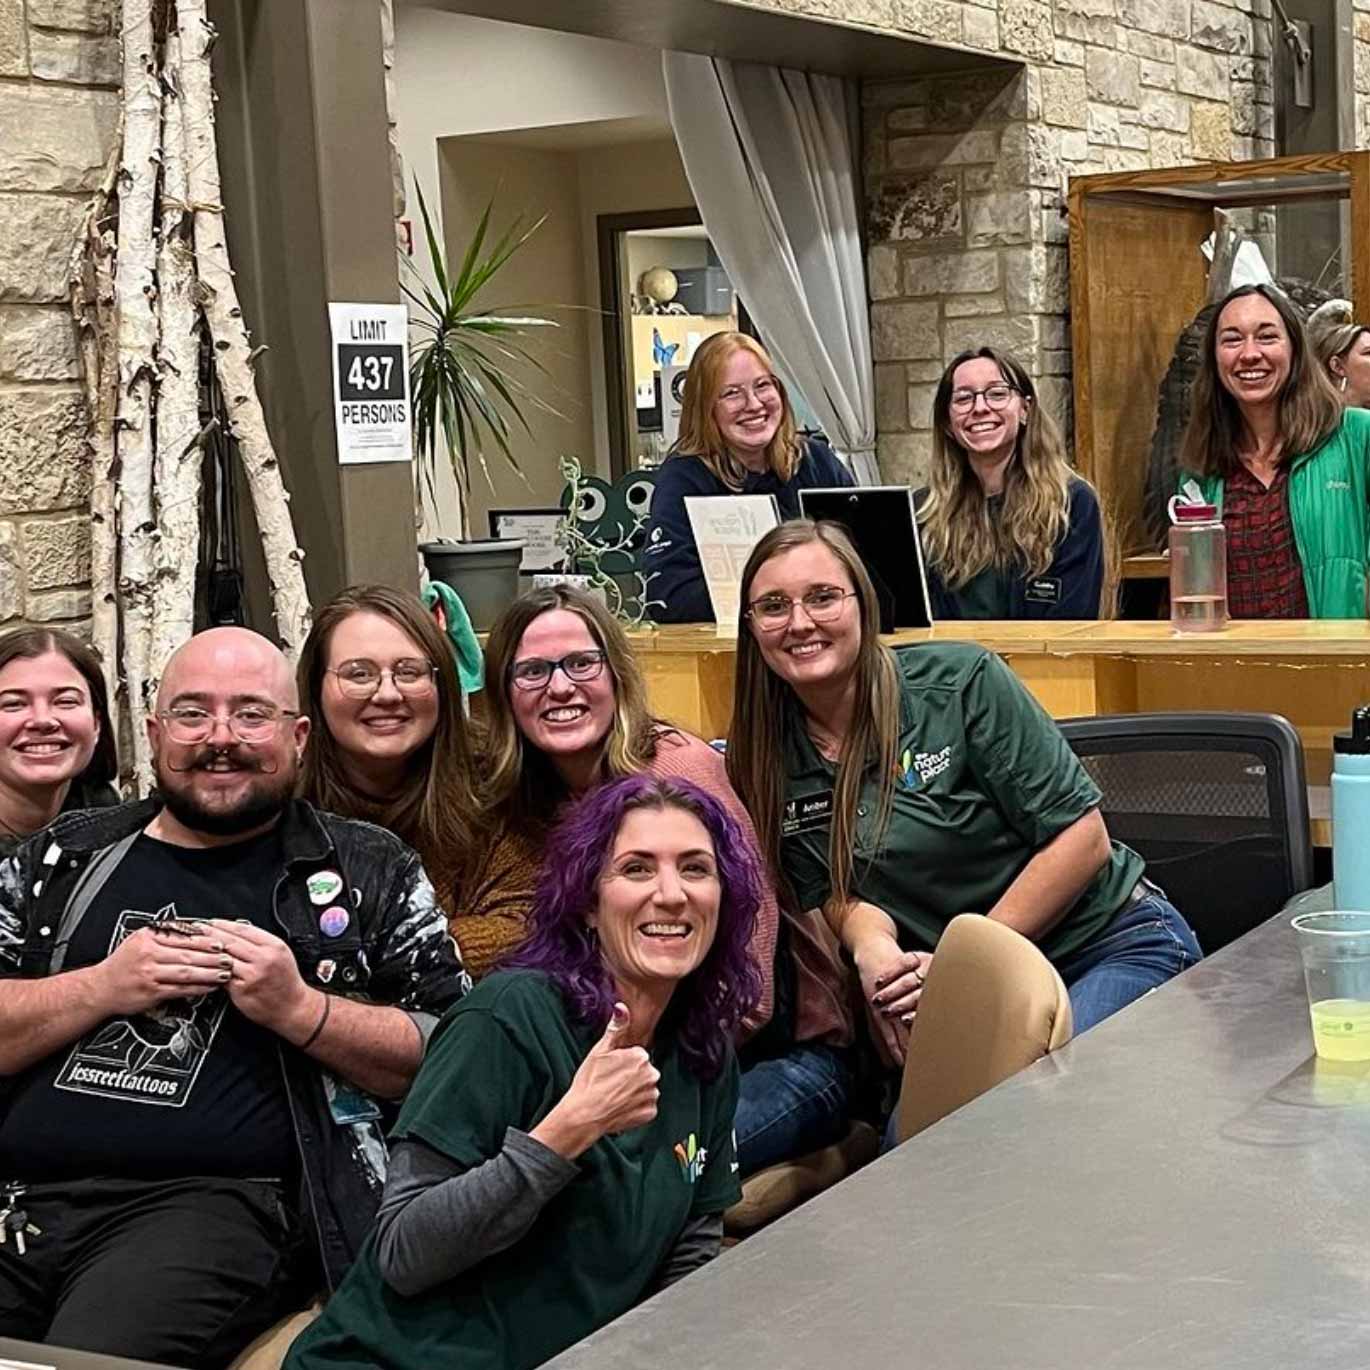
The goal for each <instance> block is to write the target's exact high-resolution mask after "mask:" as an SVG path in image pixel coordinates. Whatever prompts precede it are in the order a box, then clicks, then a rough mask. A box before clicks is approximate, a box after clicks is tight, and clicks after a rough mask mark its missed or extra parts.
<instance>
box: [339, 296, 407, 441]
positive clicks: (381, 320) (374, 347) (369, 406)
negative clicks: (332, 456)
mask: <svg viewBox="0 0 1370 1370" xmlns="http://www.w3.org/2000/svg"><path fill="white" fill-rule="evenodd" d="M328 321H329V329H330V333H331V350H332V353H333V356H332V361H333V366H332V370H333V406H334V421H335V427H336V430H337V439H338V460H339V461H340V462H343V463H349V464H350V463H361V462H380V461H408V460H409V459H410V456H411V453H412V450H413V445H412V441H411V437H410V406H409V339H408V334H409V315H408V311H407V310H406V309H405V307H404V306H403V305H399V304H330V305H329V306H328Z"/></svg>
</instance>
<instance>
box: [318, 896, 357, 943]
mask: <svg viewBox="0 0 1370 1370" xmlns="http://www.w3.org/2000/svg"><path fill="white" fill-rule="evenodd" d="M350 921H351V920H350V919H349V917H348V914H347V910H346V909H344V908H339V907H338V906H337V905H336V904H335V905H334V906H333V907H332V908H331V909H325V910H324V911H323V912H322V913H321V914H320V915H319V931H320V932H322V933H323V935H324V936H325V937H341V936H342V935H343V933H345V932H346V931H347V925H348V923H349V922H350Z"/></svg>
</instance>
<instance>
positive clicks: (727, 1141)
mask: <svg viewBox="0 0 1370 1370" xmlns="http://www.w3.org/2000/svg"><path fill="white" fill-rule="evenodd" d="M759 890H760V875H759V872H758V870H757V866H756V863H755V860H754V858H753V856H752V854H751V850H750V847H749V845H748V844H747V842H746V841H745V839H744V838H743V835H742V833H741V831H740V829H739V828H738V826H737V824H736V822H735V821H734V820H733V819H732V818H731V817H730V816H729V814H728V812H727V811H726V809H725V808H724V807H723V805H722V804H721V803H720V802H719V801H718V800H717V799H715V798H713V797H712V796H711V795H708V794H706V793H705V792H704V791H703V790H701V789H699V788H698V787H696V786H694V785H691V784H689V783H688V782H686V781H679V780H660V779H656V778H653V777H651V776H643V775H638V776H630V777H628V778H627V779H623V780H617V781H613V782H611V783H609V784H606V785H603V786H601V787H600V788H598V789H595V790H593V791H591V792H590V794H589V795H588V796H587V797H586V798H584V799H582V800H581V801H580V802H579V803H578V804H577V805H576V806H575V807H574V808H573V809H572V810H571V811H570V813H569V814H568V816H567V817H566V819H565V820H564V821H563V822H562V823H561V824H560V825H559V826H558V827H557V829H556V830H555V831H554V832H553V834H552V836H551V839H550V841H549V845H548V850H547V861H546V865H545V867H544V874H543V877H542V880H541V883H540V885H539V887H538V891H537V898H536V900H535V903H534V906H533V911H532V915H531V918H530V935H529V937H528V940H527V942H526V943H525V944H524V946H523V947H522V949H521V950H520V951H519V953H518V954H517V956H516V957H515V958H514V959H513V961H512V962H511V963H510V964H509V967H508V969H505V970H502V971H497V972H495V973H494V974H492V975H490V976H488V977H487V978H486V979H485V980H483V981H482V982H481V983H480V984H479V985H478V986H477V988H476V989H475V990H474V991H473V992H472V993H471V994H469V995H467V997H466V998H465V999H463V1000H462V1001H461V1003H460V1004H459V1005H457V1006H456V1007H455V1008H454V1010H453V1011H452V1012H451V1013H449V1014H448V1015H447V1017H446V1018H445V1019H444V1020H443V1021H442V1023H441V1025H440V1026H439V1027H438V1030H437V1032H436V1033H435V1034H434V1036H433V1040H432V1042H431V1044H430V1046H429V1049H428V1055H427V1057H426V1059H425V1060H424V1063H423V1067H422V1069H421V1070H420V1071H419V1074H418V1078H417V1079H416V1080H415V1081H414V1085H413V1087H412V1089H411V1090H410V1092H409V1096H408V1098H407V1099H406V1101H405V1104H404V1107H403V1109H402V1111H401V1113H400V1118H399V1122H398V1124H397V1125H396V1128H395V1131H394V1134H393V1136H392V1139H391V1140H392V1154H391V1161H390V1175H389V1179H388V1180H387V1182H386V1186H385V1195H384V1197H383V1199H382V1200H381V1207H380V1216H379V1219H378V1222H377V1228H376V1232H375V1234H374V1236H373V1237H372V1238H371V1240H370V1241H369V1242H368V1243H367V1245H366V1247H365V1248H364V1249H363V1251H362V1254H361V1256H360V1257H359V1259H358V1260H357V1263H356V1264H355V1266H354V1267H353V1269H352V1271H351V1273H350V1274H349V1275H348V1277H347V1279H346V1280H345V1281H344V1283H343V1285H342V1287H341V1288H340V1289H339V1291H338V1293H337V1294H336V1295H335V1296H334V1298H333V1300H332V1301H331V1302H330V1303H329V1305H328V1307H327V1308H326V1309H325V1310H324V1313H323V1315H322V1316H321V1317H320V1319H319V1320H318V1321H317V1322H316V1323H314V1324H313V1326H312V1327H310V1328H308V1329H307V1330H306V1331H305V1332H304V1333H303V1335H302V1336H301V1337H300V1338H299V1340H297V1341H296V1343H295V1345H294V1346H293V1347H292V1348H291V1351H290V1354H289V1356H288V1357H287V1359H286V1362H285V1365H286V1368H287V1370H324V1367H330V1368H331V1370H338V1368H339V1367H346V1368H348V1370H352V1368H353V1367H355V1370H363V1368H364V1367H373V1366H381V1367H386V1368H387V1370H428V1367H430V1366H432V1365H435V1364H440V1363H441V1364H450V1365H460V1366H468V1365H469V1366H490V1367H501V1368H502V1370H522V1368H523V1367H531V1366H535V1365H540V1364H541V1363H542V1362H543V1361H545V1360H547V1359H549V1358H550V1357H552V1356H554V1355H556V1354H557V1353H558V1352H559V1351H561V1350H563V1349H564V1348H565V1347H567V1346H570V1345H571V1344H572V1343H574V1342H576V1341H579V1340H580V1339H581V1338H582V1337H585V1336H588V1335H589V1334H590V1333H591V1332H593V1331H595V1330H596V1329H597V1328H599V1327H602V1326H603V1325H604V1324H606V1323H608V1322H609V1321H611V1320H612V1319H614V1318H616V1317H618V1316H619V1314H621V1313H624V1312H626V1311H627V1310H628V1309H629V1308H631V1307H632V1306H633V1305H634V1304H636V1303H637V1302H638V1301H639V1300H641V1299H642V1298H643V1297H645V1296H646V1295H647V1294H649V1293H651V1292H653V1291H654V1290H655V1289H658V1288H660V1287H662V1286H663V1285H666V1284H669V1283H671V1282H673V1281H674V1280H677V1279H679V1278H681V1276H683V1275H686V1274H688V1273H689V1272H690V1271H691V1270H693V1269H695V1268H697V1267H698V1266H700V1265H703V1264H704V1263H705V1262H706V1261H708V1260H711V1259H712V1258H713V1257H714V1256H715V1255H717V1253H718V1250H719V1247H720V1244H721V1242H722V1236H723V1211H724V1210H725V1209H726V1208H728V1207H729V1206H730V1205H731V1204H733V1203H735V1202H737V1201H738V1199H740V1198H741V1192H742V1191H741V1186H740V1185H739V1183H738V1178H737V1161H736V1151H735V1146H734V1143H733V1136H732V1131H733V1113H734V1110H735V1108H736V1105H737V1095H738V1069H737V1061H736V1059H735V1057H734V1055H733V1048H732V1037H733V1034H734V1032H735V1031H736V1028H737V1025H738V1023H739V1022H740V1021H741V1020H742V1018H743V1017H744V1015H745V1014H747V1013H748V1012H749V1011H750V1010H751V1009H752V1008H753V1006H754V1004H755V1001H756V998H757V996H758V994H759V993H760V975H759V972H758V971H757V968H756V964H755V962H754V960H753V958H752V957H751V956H750V954H749V951H748V947H749V942H750V939H751V935H752V925H753V922H754V920H755V917H756V910H757V905H758V902H759V897H760V896H759Z"/></svg>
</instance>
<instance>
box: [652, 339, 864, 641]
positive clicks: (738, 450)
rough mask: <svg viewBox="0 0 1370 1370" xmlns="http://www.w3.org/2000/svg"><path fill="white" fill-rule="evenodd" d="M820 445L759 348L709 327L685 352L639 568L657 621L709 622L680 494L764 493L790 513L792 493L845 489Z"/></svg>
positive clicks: (843, 476)
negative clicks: (679, 399)
mask: <svg viewBox="0 0 1370 1370" xmlns="http://www.w3.org/2000/svg"><path fill="white" fill-rule="evenodd" d="M854 483H855V482H854V481H853V480H852V475H851V472H850V471H848V470H847V468H846V467H845V466H843V465H842V463H841V462H840V461H839V460H838V459H837V454H836V453H835V452H834V451H833V450H832V448H831V447H829V446H828V445H827V444H826V443H823V442H819V441H817V440H816V439H814V438H804V437H801V436H800V435H799V433H798V431H797V429H796V427H795V420H794V410H793V409H792V408H791V407H790V400H789V396H788V395H787V394H786V393H785V386H784V384H783V383H782V382H781V380H780V378H779V377H778V376H777V375H776V374H775V364H774V363H773V362H772V361H771V358H770V355H769V354H768V353H767V351H766V349H765V348H764V347H762V346H761V344H760V343H759V342H757V341H756V339H755V338H749V337H748V336H747V335H746V334H745V333H715V334H714V335H713V336H712V337H710V338H706V339H705V340H704V341H703V342H702V343H701V344H700V345H699V347H698V348H697V349H696V350H695V354H694V357H693V358H692V359H691V361H690V369H689V371H688V372H687V373H686V376H685V401H684V406H683V408H682V410H681V415H680V437H679V438H678V439H677V441H676V444H675V446H674V447H673V448H672V449H671V455H670V456H669V457H667V459H666V461H665V462H664V463H663V464H662V467H661V470H660V472H659V473H658V474H657V481H656V492H655V494H654V495H653V496H652V515H651V520H650V522H649V523H648V525H647V539H646V542H645V543H644V545H643V550H642V569H643V571H644V573H645V574H647V575H650V576H651V577H652V581H651V584H650V586H649V587H648V596H649V598H650V599H652V600H654V601H660V602H659V603H658V604H657V605H656V606H655V607H653V609H652V614H653V616H654V617H655V618H656V620H657V621H658V622H659V623H711V622H712V621H713V617H714V611H713V606H712V605H711V604H710V602H709V591H708V587H707V586H706V585H705V583H704V571H703V568H702V567H701V566H700V562H699V551H698V549H697V548H696V547H695V539H694V534H693V533H692V532H691V531H690V518H689V515H688V513H686V509H685V500H686V497H687V496H689V495H774V496H775V498H776V502H777V503H778V504H779V505H780V513H781V516H782V517H783V518H796V517H798V514H799V492H800V491H801V490H808V489H814V488H821V487H824V486H834V485H852V484H854Z"/></svg>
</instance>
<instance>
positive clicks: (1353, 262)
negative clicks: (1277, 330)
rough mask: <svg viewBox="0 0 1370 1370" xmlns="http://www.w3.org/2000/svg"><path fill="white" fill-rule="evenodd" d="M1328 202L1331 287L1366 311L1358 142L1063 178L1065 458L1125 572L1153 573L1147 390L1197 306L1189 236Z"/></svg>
mask: <svg viewBox="0 0 1370 1370" xmlns="http://www.w3.org/2000/svg"><path fill="white" fill-rule="evenodd" d="M1337 201H1345V202H1348V204H1347V209H1346V211H1344V212H1343V214H1342V215H1341V216H1340V220H1341V225H1342V227H1341V234H1340V237H1341V243H1342V246H1343V249H1344V253H1343V255H1344V257H1349V259H1350V260H1349V262H1346V266H1347V267H1348V268H1349V270H1348V271H1347V272H1346V273H1344V275H1343V282H1344V283H1343V289H1344V290H1345V289H1346V288H1347V287H1348V286H1349V297H1350V298H1351V300H1352V301H1353V303H1354V304H1355V308H1356V317H1357V318H1358V319H1370V152H1332V153H1325V154H1319V155H1313V156H1299V157H1275V158H1270V159H1268V160H1266V161H1259V162H1229V163H1207V164H1204V165H1201V166H1188V167H1173V168H1169V169H1165V170H1159V171H1139V172H1116V173H1109V174H1105V175H1099V176H1075V177H1072V178H1071V180H1070V193H1069V210H1070V303H1071V346H1072V348H1073V354H1074V356H1073V361H1074V393H1075V455H1076V461H1077V463H1078V465H1079V467H1080V470H1081V471H1082V472H1083V473H1084V474H1085V475H1086V476H1087V477H1088V478H1089V479H1090V480H1091V481H1092V482H1093V483H1094V485H1095V487H1096V489H1097V490H1098V491H1099V496H1100V499H1101V500H1102V501H1103V502H1104V504H1105V507H1106V508H1108V509H1109V510H1110V511H1111V513H1112V515H1113V517H1114V519H1115V521H1116V524H1117V528H1118V534H1119V538H1120V540H1121V543H1122V550H1123V554H1124V556H1125V557H1127V558H1129V561H1127V562H1125V565H1124V573H1125V574H1130V575H1143V576H1145V575H1154V574H1156V573H1157V572H1156V570H1155V568H1156V567H1157V566H1158V565H1159V566H1161V568H1162V572H1163V566H1164V564H1163V561H1162V560H1161V559H1158V558H1154V557H1152V558H1148V561H1147V562H1146V563H1144V562H1142V561H1141V559H1140V556H1139V555H1138V554H1145V553H1149V552H1153V551H1154V549H1153V548H1151V547H1150V546H1149V545H1148V540H1147V537H1146V533H1145V528H1144V524H1143V519H1142V507H1143V492H1144V489H1145V483H1146V471H1147V463H1148V458H1149V454H1150V450H1151V437H1152V432H1153V430H1154V427H1155V421H1156V397H1157V392H1158V388H1159V386H1160V383H1161V379H1162V377H1163V376H1164V375H1165V371H1166V367H1167V366H1168V365H1169V364H1170V359H1171V355H1172V353H1173V351H1174V347H1175V342H1176V339H1177V338H1178V337H1179V335H1180V333H1181V332H1182V331H1183V329H1184V328H1185V327H1186V326H1187V325H1188V324H1189V322H1190V320H1191V319H1193V317H1194V315H1195V314H1196V313H1198V311H1199V310H1200V309H1201V308H1202V307H1203V304H1204V300H1205V297H1206V290H1207V263H1206V261H1205V260H1204V258H1203V256H1202V255H1201V253H1200V251H1199V244H1200V243H1201V242H1202V241H1203V240H1204V239H1205V238H1207V237H1208V235H1209V233H1211V232H1212V231H1213V228H1214V211H1215V210H1217V209H1229V210H1230V209H1252V208H1256V209H1264V208H1267V207H1270V208H1274V209H1276V210H1277V211H1278V210H1279V207H1280V206H1290V205H1297V204H1301V203H1302V204H1308V203H1310V202H1325V203H1332V204H1335V202H1337ZM1276 242H1277V248H1278V242H1279V230H1278V229H1277V232H1276ZM1274 270H1275V274H1276V275H1279V274H1280V270H1279V266H1278V263H1276V264H1274ZM1348 278H1349V279H1348ZM1134 557H1136V558H1137V559H1136V560H1132V558H1134Z"/></svg>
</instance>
